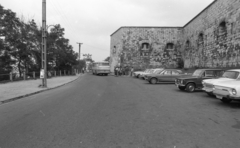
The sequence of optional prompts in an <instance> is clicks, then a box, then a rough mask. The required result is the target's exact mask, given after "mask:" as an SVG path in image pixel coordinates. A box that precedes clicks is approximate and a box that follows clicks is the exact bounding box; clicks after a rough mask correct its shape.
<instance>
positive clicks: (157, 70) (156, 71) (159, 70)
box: [144, 68, 164, 80]
mask: <svg viewBox="0 0 240 148" xmlns="http://www.w3.org/2000/svg"><path fill="white" fill-rule="evenodd" d="M163 70H164V69H163V68H160V69H156V70H155V71H153V73H151V74H160V73H161V72H162V71H163ZM148 75H150V74H144V80H146V78H147V76H148Z"/></svg>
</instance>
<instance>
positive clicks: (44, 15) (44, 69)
mask: <svg viewBox="0 0 240 148" xmlns="http://www.w3.org/2000/svg"><path fill="white" fill-rule="evenodd" d="M46 20H47V13H46V0H43V1H42V69H41V71H42V72H43V78H42V87H47V48H46V46H47V45H46Z"/></svg>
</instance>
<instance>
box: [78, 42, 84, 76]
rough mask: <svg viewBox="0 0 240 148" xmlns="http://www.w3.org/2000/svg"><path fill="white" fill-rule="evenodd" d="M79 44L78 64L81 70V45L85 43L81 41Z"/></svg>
mask: <svg viewBox="0 0 240 148" xmlns="http://www.w3.org/2000/svg"><path fill="white" fill-rule="evenodd" d="M77 44H78V45H79V66H78V68H79V71H80V63H81V62H80V59H81V45H82V44H83V43H79V42H77Z"/></svg>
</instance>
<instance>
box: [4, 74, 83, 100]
mask: <svg viewBox="0 0 240 148" xmlns="http://www.w3.org/2000/svg"><path fill="white" fill-rule="evenodd" d="M79 76H80V75H75V76H61V77H52V78H50V79H47V88H41V87H38V86H39V85H40V84H42V79H37V80H27V81H18V82H9V83H6V84H0V104H2V103H6V102H10V101H14V100H17V99H20V98H23V97H26V96H30V95H33V94H37V93H40V92H42V91H46V90H49V89H53V88H56V87H59V86H62V85H65V84H67V83H70V82H72V81H74V80H76V79H77V78H78V77H79Z"/></svg>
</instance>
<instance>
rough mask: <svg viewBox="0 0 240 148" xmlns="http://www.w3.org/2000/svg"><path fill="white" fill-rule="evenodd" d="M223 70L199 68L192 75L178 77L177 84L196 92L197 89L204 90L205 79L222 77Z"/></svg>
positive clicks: (181, 87) (179, 86) (182, 88)
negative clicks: (203, 82)
mask: <svg viewBox="0 0 240 148" xmlns="http://www.w3.org/2000/svg"><path fill="white" fill-rule="evenodd" d="M223 72H224V70H223V69H197V70H195V71H194V73H193V74H192V75H191V76H186V77H180V78H177V79H176V81H175V84H176V86H177V87H178V88H179V89H180V90H187V91H188V92H194V91H195V90H196V89H198V90H202V88H203V85H202V81H203V80H205V79H213V78H217V77H220V76H221V75H222V73H223Z"/></svg>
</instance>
